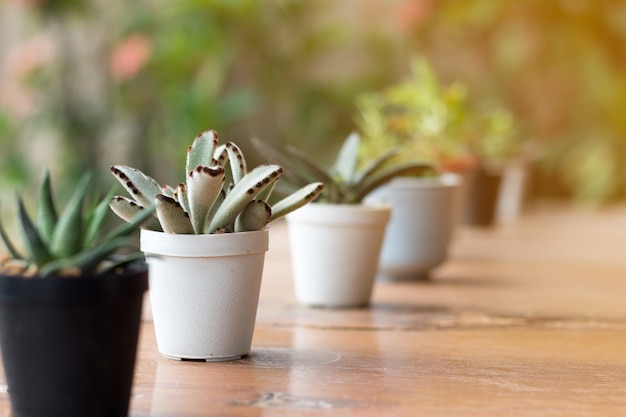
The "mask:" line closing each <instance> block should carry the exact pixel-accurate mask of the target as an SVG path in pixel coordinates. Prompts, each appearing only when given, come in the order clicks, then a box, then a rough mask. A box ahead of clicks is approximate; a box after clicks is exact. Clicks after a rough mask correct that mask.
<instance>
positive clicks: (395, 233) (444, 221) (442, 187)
mask: <svg viewBox="0 0 626 417" xmlns="http://www.w3.org/2000/svg"><path fill="white" fill-rule="evenodd" d="M460 182H461V179H460V177H459V176H458V175H455V174H444V175H440V176H433V177H429V178H396V179H395V180H393V181H391V182H390V183H389V184H387V185H384V186H382V187H380V188H379V189H378V190H375V191H374V192H372V193H371V194H370V195H368V196H367V197H366V198H365V201H366V202H369V203H379V204H382V203H386V204H390V205H391V207H393V217H392V219H391V222H390V223H389V226H388V227H387V232H386V235H385V243H384V245H383V248H382V250H381V254H380V265H379V278H380V279H383V280H411V281H422V280H426V279H428V278H429V276H430V273H431V271H432V270H433V269H434V268H436V267H438V266H440V265H441V264H443V263H444V262H445V261H446V260H447V259H448V251H449V246H450V242H451V241H452V237H453V236H452V235H453V233H454V230H455V226H456V224H457V211H458V209H457V206H458V204H459V192H458V190H459V186H460Z"/></svg>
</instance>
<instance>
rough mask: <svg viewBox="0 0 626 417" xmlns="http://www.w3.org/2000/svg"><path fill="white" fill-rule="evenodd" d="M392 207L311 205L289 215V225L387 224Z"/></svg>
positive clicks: (366, 204) (379, 204)
mask: <svg viewBox="0 0 626 417" xmlns="http://www.w3.org/2000/svg"><path fill="white" fill-rule="evenodd" d="M391 211H392V207H391V205H390V204H387V203H378V202H375V203H365V202H364V203H361V204H330V203H309V204H307V205H306V206H304V207H301V208H299V209H298V210H296V211H294V212H291V213H289V214H287V216H286V219H287V223H289V222H305V223H316V224H327V225H345V224H351V225H360V224H368V225H373V224H387V223H388V222H389V220H390V219H391Z"/></svg>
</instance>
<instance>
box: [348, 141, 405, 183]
mask: <svg viewBox="0 0 626 417" xmlns="http://www.w3.org/2000/svg"><path fill="white" fill-rule="evenodd" d="M398 156H400V151H399V150H398V149H397V148H394V149H390V150H388V151H387V152H385V153H383V154H382V155H380V156H378V157H377V158H374V159H372V160H371V161H369V162H368V163H367V164H366V165H365V166H364V167H363V168H361V169H360V170H358V171H357V173H356V174H355V177H354V183H355V184H358V183H360V182H362V181H364V180H365V179H366V178H367V177H370V176H372V175H374V173H376V172H377V171H378V170H380V169H382V168H383V167H384V166H385V164H386V163H388V162H389V161H391V160H392V159H393V158H396V157H398Z"/></svg>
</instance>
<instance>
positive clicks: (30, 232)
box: [18, 198, 54, 267]
mask: <svg viewBox="0 0 626 417" xmlns="http://www.w3.org/2000/svg"><path fill="white" fill-rule="evenodd" d="M18 215H19V219H20V223H21V226H22V228H21V229H22V233H23V235H24V241H25V244H26V248H27V251H28V253H29V255H30V257H31V258H32V260H33V262H35V264H36V265H37V266H39V267H41V266H43V265H45V264H47V263H48V262H50V261H52V260H53V259H54V258H53V256H52V254H50V251H49V250H48V247H47V246H46V244H45V243H44V242H43V240H42V239H41V235H40V234H39V231H38V230H37V228H36V227H35V225H34V224H33V222H32V220H31V219H30V216H29V215H28V212H26V207H24V202H23V201H22V199H21V198H20V199H19V200H18Z"/></svg>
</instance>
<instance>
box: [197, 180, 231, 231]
mask: <svg viewBox="0 0 626 417" xmlns="http://www.w3.org/2000/svg"><path fill="white" fill-rule="evenodd" d="M225 199H226V192H225V191H224V190H223V189H222V190H220V193H219V194H218V195H217V198H216V199H215V203H213V207H211V210H210V211H209V214H208V215H207V218H206V221H205V222H204V229H203V230H202V233H210V232H209V226H210V225H211V221H212V220H213V217H215V213H216V212H217V210H218V209H219V208H220V207H221V206H222V203H224V200H225ZM213 233H217V231H214V232H213Z"/></svg>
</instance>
